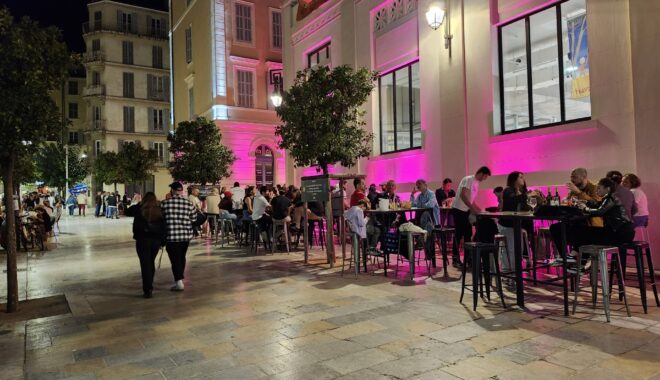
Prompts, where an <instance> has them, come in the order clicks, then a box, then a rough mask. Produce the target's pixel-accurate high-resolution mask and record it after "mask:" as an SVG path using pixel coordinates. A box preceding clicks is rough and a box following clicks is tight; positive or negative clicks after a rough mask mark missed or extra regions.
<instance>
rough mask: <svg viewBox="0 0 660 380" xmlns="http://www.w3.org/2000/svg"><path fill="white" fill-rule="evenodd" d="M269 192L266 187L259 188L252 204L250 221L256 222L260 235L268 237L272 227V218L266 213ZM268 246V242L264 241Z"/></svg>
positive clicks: (268, 206)
mask: <svg viewBox="0 0 660 380" xmlns="http://www.w3.org/2000/svg"><path fill="white" fill-rule="evenodd" d="M270 195H271V191H270V188H269V187H268V186H265V185H262V186H261V187H260V188H259V194H257V195H255V197H254V200H253V203H252V220H254V221H255V222H257V224H258V225H259V228H260V229H261V233H262V234H264V233H265V235H266V236H268V233H269V231H270V229H271V227H272V226H273V218H272V217H271V216H270V214H269V213H268V212H269V211H270V210H269V209H270V203H268V200H267V199H266V198H268V197H270ZM264 241H266V242H267V243H268V244H269V243H270V241H268V239H264Z"/></svg>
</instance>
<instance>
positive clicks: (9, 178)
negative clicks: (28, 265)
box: [2, 157, 18, 313]
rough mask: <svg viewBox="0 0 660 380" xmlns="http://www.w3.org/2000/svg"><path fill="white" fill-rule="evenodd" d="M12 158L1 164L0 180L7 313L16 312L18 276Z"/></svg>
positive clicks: (13, 160)
mask: <svg viewBox="0 0 660 380" xmlns="http://www.w3.org/2000/svg"><path fill="white" fill-rule="evenodd" d="M14 162H15V159H14V157H9V158H8V159H6V160H5V161H4V162H3V168H4V173H2V179H3V182H4V185H5V186H4V187H5V190H4V191H5V206H6V209H5V210H6V212H5V215H6V217H7V313H14V312H16V311H17V310H18V275H17V270H16V217H15V215H14V214H15V213H14V211H15V210H14V185H13V179H14V178H13V177H14Z"/></svg>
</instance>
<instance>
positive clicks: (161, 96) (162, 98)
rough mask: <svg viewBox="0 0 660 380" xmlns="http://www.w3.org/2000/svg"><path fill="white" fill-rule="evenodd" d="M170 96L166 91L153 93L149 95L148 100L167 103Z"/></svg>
mask: <svg viewBox="0 0 660 380" xmlns="http://www.w3.org/2000/svg"><path fill="white" fill-rule="evenodd" d="M168 95H169V94H166V93H165V91H151V92H150V93H148V94H147V98H148V99H149V100H160V101H165V100H168V98H167V96H168Z"/></svg>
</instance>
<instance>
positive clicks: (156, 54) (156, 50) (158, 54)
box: [151, 46, 163, 69]
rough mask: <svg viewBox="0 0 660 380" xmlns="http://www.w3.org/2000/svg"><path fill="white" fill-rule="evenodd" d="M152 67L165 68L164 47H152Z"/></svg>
mask: <svg viewBox="0 0 660 380" xmlns="http://www.w3.org/2000/svg"><path fill="white" fill-rule="evenodd" d="M151 65H152V66H153V67H154V68H157V69H162V68H163V47H162V46H152V47H151Z"/></svg>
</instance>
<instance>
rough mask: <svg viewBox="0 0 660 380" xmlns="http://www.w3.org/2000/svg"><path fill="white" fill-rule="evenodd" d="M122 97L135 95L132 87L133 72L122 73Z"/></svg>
mask: <svg viewBox="0 0 660 380" xmlns="http://www.w3.org/2000/svg"><path fill="white" fill-rule="evenodd" d="M123 79H124V97H125V98H133V97H135V88H134V85H133V84H134V75H133V73H124V75H123Z"/></svg>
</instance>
